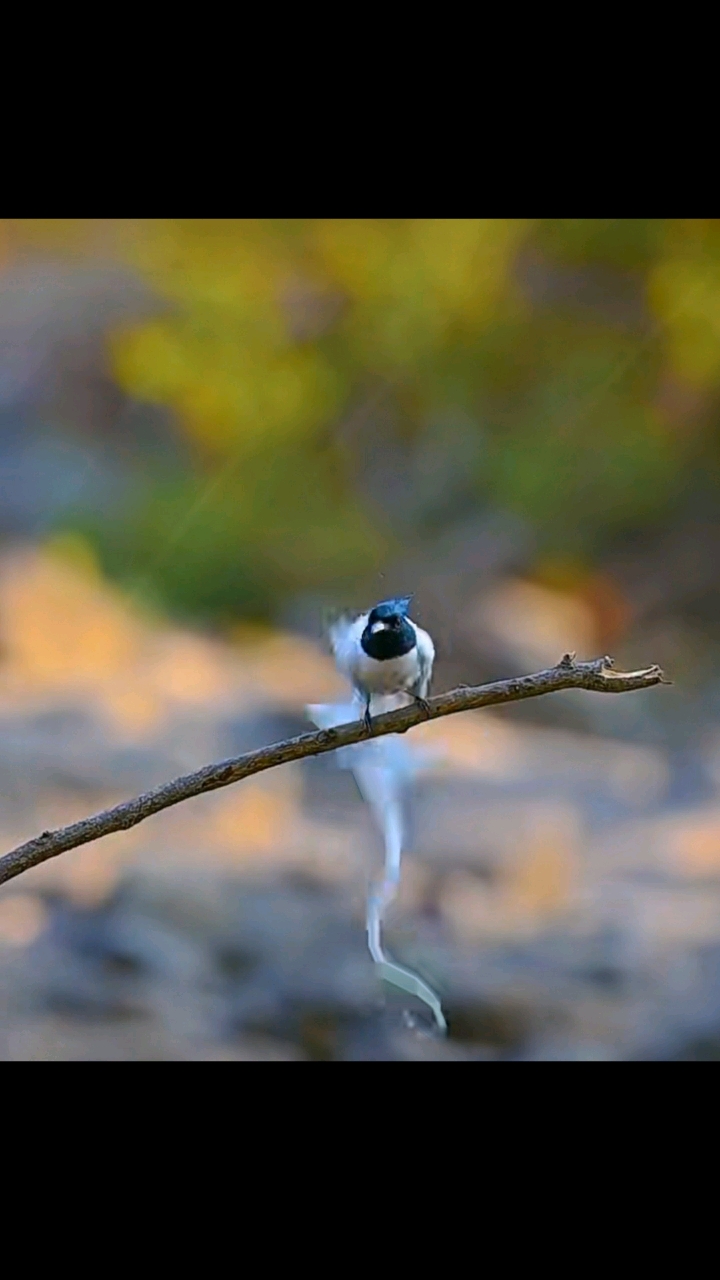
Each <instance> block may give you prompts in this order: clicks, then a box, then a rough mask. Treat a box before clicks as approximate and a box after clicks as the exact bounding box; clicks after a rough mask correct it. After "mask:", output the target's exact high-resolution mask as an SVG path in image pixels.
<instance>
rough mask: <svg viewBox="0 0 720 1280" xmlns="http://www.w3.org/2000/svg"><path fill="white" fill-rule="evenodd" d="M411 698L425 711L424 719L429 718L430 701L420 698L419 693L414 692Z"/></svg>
mask: <svg viewBox="0 0 720 1280" xmlns="http://www.w3.org/2000/svg"><path fill="white" fill-rule="evenodd" d="M413 698H414V700H415V702H416V703H417V704H418V706H419V707H422V709H423V711H424V712H425V716H426V719H428V720H429V719H430V703H429V702H428V700H427V698H421V697H420V694H419V693H414V694H413Z"/></svg>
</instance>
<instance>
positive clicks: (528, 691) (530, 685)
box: [0, 653, 671, 884]
mask: <svg viewBox="0 0 720 1280" xmlns="http://www.w3.org/2000/svg"><path fill="white" fill-rule="evenodd" d="M612 665H613V663H612V658H597V659H595V661H593V662H576V661H575V655H574V654H570V653H567V654H565V656H564V657H563V658H561V660H560V662H559V663H558V665H557V666H556V667H551V668H550V669H549V670H547V671H539V672H538V673H537V674H536V675H530V676H519V677H517V678H516V679H512V680H497V681H495V682H494V683H493V684H485V685H479V686H477V687H476V688H467V687H461V688H459V689H452V690H450V692H449V693H441V694H438V695H437V696H436V697H434V698H431V699H430V700H429V702H428V714H426V712H425V710H424V709H423V708H421V707H420V706H418V705H415V704H413V705H411V706H408V707H402V708H401V709H400V710H398V711H389V712H386V713H385V714H384V715H381V716H377V717H376V718H374V719H373V733H372V736H373V737H376V738H378V737H381V736H382V735H383V734H387V733H406V732H407V730H408V729H412V728H413V726H414V725H417V724H421V723H422V722H423V721H425V720H426V719H431V720H437V719H439V717H440V716H449V715H455V714H456V712H458V711H474V710H477V709H478V708H480V707H494V706H500V705H502V703H505V702H518V701H520V700H522V699H524V698H537V697H539V696H540V695H541V694H545V693H558V692H559V691H560V690H562V689H589V690H591V691H592V692H595V693H629V692H631V691H633V690H636V689H650V688H651V687H652V686H653V685H656V684H669V683H671V682H670V681H669V680H666V679H665V676H664V675H663V673H662V671H661V670H660V668H659V667H657V666H653V667H647V668H646V669H645V670H643V671H628V672H620V671H618V672H615V671H613V670H612ZM366 737H367V735H366V731H365V727H364V725H363V723H362V721H361V720H356V721H353V722H352V723H351V724H345V725H338V726H337V728H334V729H320V730H318V731H316V732H313V733H303V734H301V735H300V736H299V737H297V738H289V739H288V740H287V741H285V742H276V743H273V744H272V745H271V746H268V747H260V748H259V749H258V750H257V751H248V752H247V753H246V754H245V755H242V756H237V757H236V758H235V759H231V760H223V761H221V762H220V763H219V764H209V765H206V766H205V767H204V768H203V769H198V770H196V772H195V773H188V774H186V775H185V776H184V777H182V778H175V779H174V781H172V782H166V783H164V784H163V785H162V786H159V787H155V788H154V789H153V790H152V791H146V792H145V793H144V795H140V796H137V797H136V798H135V799H134V800H125V801H124V802H123V803H122V804H117V805H114V806H113V807H112V808H111V809H104V810H103V811H102V812H101V813H96V814H93V815H92V816H91V817H89V818H83V819H81V821H80V822H73V823H71V824H70V826H68V827H59V828H58V829H57V830H56V831H43V833H42V835H39V836H36V837H35V838H34V839H33V840H28V841H27V842H26V843H25V844H21V845H18V847H17V848H16V849H12V850H11V851H10V853H6V854H5V855H4V856H3V857H2V858H0V884H5V883H6V882H7V881H8V880H13V879H14V878H15V876H19V875H21V874H22V873H23V871H29V870H30V868H31V867H36V866H38V865H39V864H40V863H41V862H46V861H47V860H48V859H49V858H56V857H57V856H58V854H61V853H66V852H67V851H68V850H69V849H76V848H77V847H78V846H79V845H83V844H89V843H90V842H91V841H92V840H99V839H100V838H101V837H102V836H108V835H111V834H112V832H114V831H126V830H127V829H128V828H129V827H134V826H136V825H137V824H138V823H139V822H144V821H145V819H146V818H150V817H152V815H153V814H155V813H160V812H161V811H162V810H163V809H169V808H170V807H171V806H172V805H174V804H180V803H181V802H182V801H183V800H190V799H191V798H192V797H193V796H199V795H203V794H204V793H205V792H206V791H216V790H217V789H218V788H219V787H229V786H231V785H232V783H234V782H240V781H242V779H243V778H249V777H251V776H252V774H254V773H262V772H263V771H264V770H265V769H274V768H275V767H276V765H279V764H288V763H289V762H290V761H292V760H302V759H304V758H305V757H306V756H317V755H322V754H324V753H325V752H326V751H335V750H336V749H337V748H338V747H349V746H352V744H353V743H356V742H361V741H363V740H365V739H366Z"/></svg>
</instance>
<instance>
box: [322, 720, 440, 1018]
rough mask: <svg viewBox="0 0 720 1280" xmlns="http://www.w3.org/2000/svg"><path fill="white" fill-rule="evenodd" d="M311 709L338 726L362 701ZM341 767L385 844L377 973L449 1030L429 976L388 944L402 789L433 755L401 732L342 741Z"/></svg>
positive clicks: (372, 919)
mask: <svg viewBox="0 0 720 1280" xmlns="http://www.w3.org/2000/svg"><path fill="white" fill-rule="evenodd" d="M404 701H405V699H404V698H403V697H402V695H400V696H399V698H395V697H394V696H393V697H388V698H385V699H383V705H382V707H380V706H375V705H373V712H374V714H376V715H377V714H379V713H380V711H390V710H392V709H393V708H394V707H395V706H401V705H402V704H403V702H404ZM307 713H308V715H309V716H310V718H311V720H312V721H313V723H314V724H316V725H317V726H318V728H319V729H330V728H334V727H335V725H338V724H347V723H349V722H350V721H352V720H357V719H359V718H360V716H361V714H362V707H361V705H360V703H359V702H358V701H357V700H354V701H353V702H351V703H348V704H331V705H319V706H310V707H307ZM335 758H336V760H337V763H338V765H339V767H340V768H341V769H350V770H351V771H352V773H353V775H354V777H355V780H356V782H357V784H358V787H359V789H360V793H361V795H362V796H363V798H364V799H365V801H366V803H367V804H368V805H369V807H370V809H371V810H372V813H373V816H374V818H375V820H376V822H377V824H378V826H379V828H380V831H381V833H382V837H383V843H384V847H385V859H384V868H383V877H382V880H381V882H380V883H379V884H378V885H375V886H373V887H371V889H370V893H369V896H368V903H367V916H366V924H367V935H368V946H369V948H370V954H371V956H372V958H373V960H374V962H375V964H376V965H377V966H378V973H379V976H380V977H381V978H384V980H385V981H386V982H390V983H392V984H393V985H394V986H396V987H400V988H401V990H403V991H407V992H409V993H410V994H411V995H414V996H416V997H418V999H420V1000H422V1001H423V1002H424V1003H425V1004H426V1005H428V1007H429V1008H430V1009H431V1010H432V1012H433V1015H434V1017H435V1021H436V1023H437V1025H438V1027H439V1028H440V1030H441V1031H443V1032H445V1031H446V1030H447V1024H446V1022H445V1018H444V1016H443V1012H442V1007H441V1004H440V1001H439V999H438V997H437V995H436V994H435V992H434V991H433V990H432V988H431V987H429V986H428V985H427V983H426V982H424V981H423V980H422V978H420V976H419V975H418V974H416V973H414V972H413V971H412V970H411V969H406V968H404V967H403V966H402V965H399V964H396V963H395V962H394V961H393V960H390V959H389V958H388V956H387V954H386V953H385V951H384V949H383V944H382V925H383V919H384V915H385V912H386V910H387V908H388V906H389V905H390V903H391V902H392V901H393V899H394V898H395V897H396V895H397V892H398V888H399V886H400V867H401V861H402V853H403V844H404V839H405V822H404V813H403V795H404V791H405V788H406V786H407V784H408V782H409V781H410V780H411V779H412V778H413V777H415V776H416V774H417V773H418V772H420V770H421V769H422V768H424V767H425V765H426V764H427V763H428V757H427V756H422V755H421V754H420V753H419V752H417V751H414V750H413V749H412V748H411V747H410V746H409V745H408V743H407V742H406V741H405V740H404V739H402V738H401V737H399V736H398V735H396V734H388V735H386V736H384V737H382V738H375V739H370V740H369V741H368V742H358V743H356V744H355V745H354V746H352V747H341V748H340V749H339V750H338V751H336V753H335Z"/></svg>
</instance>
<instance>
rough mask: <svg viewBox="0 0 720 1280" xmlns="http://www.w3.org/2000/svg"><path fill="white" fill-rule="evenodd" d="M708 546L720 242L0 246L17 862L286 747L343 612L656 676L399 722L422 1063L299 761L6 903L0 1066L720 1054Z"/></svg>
mask: <svg viewBox="0 0 720 1280" xmlns="http://www.w3.org/2000/svg"><path fill="white" fill-rule="evenodd" d="M719 560H720V221H718V220H711V221H701V220H689V221H681V220H669V221H666V220H648V219H616V220H593V219H582V220H525V221H524V220H467V221H463V220H447V221H443V220H427V221H426V220H357V221H355V220H328V221H322V220H308V221H303V220H277V221H273V220H266V221H250V220H248V221H244V220H227V221H222V220H219V221H215V220H196V221H187V220H185V221H184V220H177V221H172V220H170V221H163V220H137V221H133V220H117V221H113V220H52V221H49V220H19V221H5V222H0V718H1V723H0V779H1V785H0V794H1V796H2V808H1V810H0V833H1V834H2V847H3V849H9V848H11V847H12V846H13V845H15V844H17V843H19V842H20V841H22V840H24V839H26V838H29V837H30V836H32V835H35V834H37V833H38V832H39V831H41V830H43V829H44V828H46V827H52V826H57V825H60V824H63V823H66V822H70V821H72V820H74V819H76V818H79V817H82V816H85V815H86V814H88V813H90V812H93V811H95V810H97V809H99V808H102V807H104V806H105V805H107V804H110V803H113V802H115V801H117V800H120V799H123V798H127V797H129V796H130V795H132V794H135V793H137V792H138V791H140V790H144V789H146V788H147V787H149V786H151V785H154V784H156V783H159V782H162V781H165V780H168V779H169V778H171V777H173V776H175V775H176V774H177V773H180V772H183V771H187V770H189V769H191V768H194V767H197V766H200V765H202V764H205V763H208V762H209V761H212V760H216V759H220V758H222V757H223V756H226V755H230V754H234V753H237V752H240V751H242V750H245V749H248V748H251V747H254V746H259V745H262V744H263V743H266V742H270V741H272V740H274V739H278V738H280V737H283V736H285V735H286V734H288V733H294V732H301V731H302V730H303V729H305V728H307V720H306V718H305V714H304V707H305V705H306V704H307V703H317V702H322V701H331V700H333V699H339V698H342V696H343V694H344V692H345V691H344V689H343V686H342V683H341V682H340V681H339V679H338V677H337V676H336V674H335V673H334V670H333V666H332V662H331V661H330V659H329V658H328V655H327V651H326V647H325V644H324V640H323V631H324V625H325V620H326V619H327V617H328V616H329V614H330V613H331V611H334V610H336V609H337V608H339V607H350V608H357V609H361V608H365V607H368V606H369V605H370V604H372V603H374V602H375V601H377V600H378V599H382V598H385V597H387V596H389V595H393V594H400V593H408V592H414V593H415V601H414V606H413V617H415V619H416V620H417V621H418V622H420V623H421V624H422V625H424V626H426V627H427V628H428V629H429V630H430V631H431V633H432V634H433V636H434V638H435V641H436V647H437V651H438V660H437V665H436V676H435V681H434V688H435V691H438V690H440V689H444V688H448V687H451V686H453V685H454V684H456V683H458V682H464V683H475V682H479V681H483V680H487V679H495V678H501V677H504V676H511V675H514V674H520V673H523V672H527V671H531V670H536V669H538V668H541V667H543V666H547V665H551V664H553V663H554V662H556V661H557V660H558V659H559V658H560V656H561V655H562V654H563V653H564V652H565V651H567V650H576V651H577V652H578V655H579V656H581V657H585V658H589V657H595V656H598V655H600V654H605V653H610V654H612V655H613V656H614V657H615V659H616V661H617V665H618V666H622V667H625V668H630V669H632V668H633V667H637V666H645V665H649V664H650V663H653V662H658V663H660V664H661V665H662V666H663V667H664V668H665V669H666V671H667V672H668V674H669V675H670V676H671V677H672V679H673V681H674V684H673V686H672V687H671V688H665V687H663V688H659V689H653V690H650V691H648V692H645V693H637V694H628V695H623V696H618V697H610V696H602V695H594V694H587V693H582V692H578V691H576V692H567V693H563V694H559V695H553V696H549V697H545V698H541V699H537V700H535V701H532V702H529V703H524V704H517V705H515V706H510V707H507V708H504V709H502V710H497V711H492V712H482V713H468V714H466V715H462V716H455V717H449V718H446V719H445V720H443V721H440V722H438V723H436V724H434V725H429V726H427V727H420V728H418V729H417V730H415V731H414V732H413V738H414V740H415V741H417V742H418V743H422V744H427V745H428V746H430V747H432V748H433V749H435V750H437V751H438V752H439V753H442V759H439V761H438V764H437V767H436V768H434V769H433V770H431V771H429V772H428V773H427V774H426V775H425V776H424V777H423V778H421V779H419V780H418V781H417V783H416V785H415V787H414V789H413V792H412V794H411V796H410V800H409V810H410V816H411V824H412V835H411V840H410V846H409V851H408V854H407V857H406V859H405V864H404V871H403V886H402V892H401V896H400V900H399V902H398V904H397V906H396V908H395V909H394V910H393V912H392V914H391V916H390V918H389V921H388V932H387V942H388V946H389V949H390V950H391V952H392V954H393V955H394V956H395V958H396V959H398V960H400V961H401V962H404V963H407V964H412V965H414V966H415V967H416V968H417V969H418V971H419V972H421V973H422V974H423V976H424V977H426V979H427V980H428V981H430V982H431V983H432V984H433V985H434V986H435V987H436V989H437V990H438V991H439V992H440V993H441V995H442V999H443V1004H444V1007H445V1008H446V1010H447V1014H448V1020H449V1025H450V1035H449V1037H448V1039H447V1040H446V1041H444V1042H438V1041H431V1040H425V1039H423V1038H422V1037H417V1036H413V1035H411V1034H410V1033H409V1032H407V1030H403V1028H402V1026H401V1024H400V1023H399V1021H398V1019H397V1017H394V1016H393V1013H392V1010H391V1009H390V1011H389V1012H388V1008H387V1007H385V1006H383V1004H382V999H381V993H380V992H379V990H378V984H377V981H376V978H375V976H374V973H373V968H372V964H371V961H370V958H369V955H368V953H367V949H366V941H365V935H364V901H365V891H366V884H367V878H368V876H369V875H370V874H373V873H374V872H375V870H376V869H377V866H378V861H379V857H380V843H379V838H378V835H377V833H376V832H375V830H374V829H373V826H372V823H371V820H370V818H369V816H368V814H367V812H366V810H365V808H364V806H363V804H362V802H361V801H360V798H359V796H358V795H357V793H356V791H355V790H354V783H353V782H352V779H351V778H350V776H349V775H348V774H346V773H342V772H340V771H339V770H337V769H336V768H335V766H334V763H333V761H332V758H331V757H323V758H321V759H317V760H314V761H308V762H304V763H302V764H297V765H292V766H287V767H284V768H283V769H278V770H274V771H271V772H270V773H267V774H263V775H260V776H259V777H258V778H257V779H251V780H249V781H248V782H247V783H244V784H241V785H239V786H237V787H234V788H229V789H227V790H224V791H220V792H217V793H215V794H214V795H211V796H207V797H203V798H199V799H196V800H193V801H190V802H188V803H186V804H184V805H181V806H179V807H178V808H176V809H173V810H170V811H169V812H168V813H166V814H163V815H160V816H158V817H156V818H154V819H151V820H150V821H149V822H146V823H143V824H141V826H139V827H138V828H136V829H135V830H133V831H130V832H126V833H123V834H118V835H115V836H112V837H110V838H108V839H106V840H103V841H101V842H99V843H97V844H95V845H90V846H87V847H86V848H84V849H80V850H75V851H73V852H71V853H69V854H65V855H63V856H62V857H61V858H58V859H56V860H53V861H52V862H49V863H47V864H45V865H44V866H43V867H40V868H37V869H35V870H34V871H32V872H30V873H28V874H26V875H24V876H23V877H20V878H19V879H18V880H16V881H14V882H12V883H11V884H9V885H6V886H4V887H3V888H2V889H0V1057H2V1058H4V1059H5V1060H28V1059H48V1060H61V1059H70V1060H79V1059H120V1060H144V1059H158V1060H177V1059H185V1060H191V1059H197V1060H218V1061H222V1060H228V1061H238V1060H288V1061H292V1060H355V1059H366V1060H373V1059H387V1058H394V1059H397V1060H419V1059H423V1058H425V1059H427V1058H431V1059H445V1060H458V1061H461V1060H493V1059H515V1060H517V1059H521V1060H543V1059H556V1060H582V1059H591V1060H592V1059H608V1060H612V1059H634V1060H637V1059H659V1058H664V1059H687V1060H699V1059H703V1058H715V1059H717V1058H719V1057H720V794H719V791H720V589H719V586H718V574H717V565H718V562H719ZM390 1003H392V1002H390Z"/></svg>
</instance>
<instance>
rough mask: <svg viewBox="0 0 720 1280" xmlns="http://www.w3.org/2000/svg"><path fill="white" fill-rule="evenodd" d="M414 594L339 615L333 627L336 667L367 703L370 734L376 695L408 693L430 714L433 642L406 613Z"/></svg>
mask: <svg viewBox="0 0 720 1280" xmlns="http://www.w3.org/2000/svg"><path fill="white" fill-rule="evenodd" d="M412 598H413V597H412V596H411V595H410V596H398V597H396V598H394V599H392V600H382V601H381V602H380V603H379V604H376V605H375V606H374V607H373V608H372V609H370V610H369V612H368V613H363V614H361V615H360V617H358V618H354V619H350V618H349V617H348V616H347V615H345V616H344V617H342V618H340V619H338V621H337V622H336V623H335V624H334V625H333V626H332V627H331V628H330V644H331V647H332V651H333V656H334V658H335V664H336V666H337V668H338V670H339V671H340V672H341V673H342V674H343V675H344V676H345V677H346V678H347V679H348V680H349V681H350V683H351V684H352V686H353V689H354V691H355V694H356V696H357V697H359V698H360V699H361V700H362V701H364V703H365V711H364V715H363V720H364V722H365V728H366V730H367V732H368V734H371V733H372V716H371V715H370V706H371V702H372V699H373V698H384V697H390V696H393V695H396V694H405V695H407V698H408V701H409V700H410V699H413V700H414V701H415V702H417V703H419V704H420V706H422V707H423V708H424V710H425V712H426V713H427V714H428V715H429V713H430V708H429V706H428V703H427V693H428V689H429V687H430V680H431V678H432V669H433V662H434V661H435V646H434V645H433V642H432V640H431V638H430V636H429V635H428V633H427V631H423V630H422V628H421V627H418V626H417V624H416V623H414V622H413V621H412V619H411V618H409V617H408V609H409V607H410V601H411V600H412Z"/></svg>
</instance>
